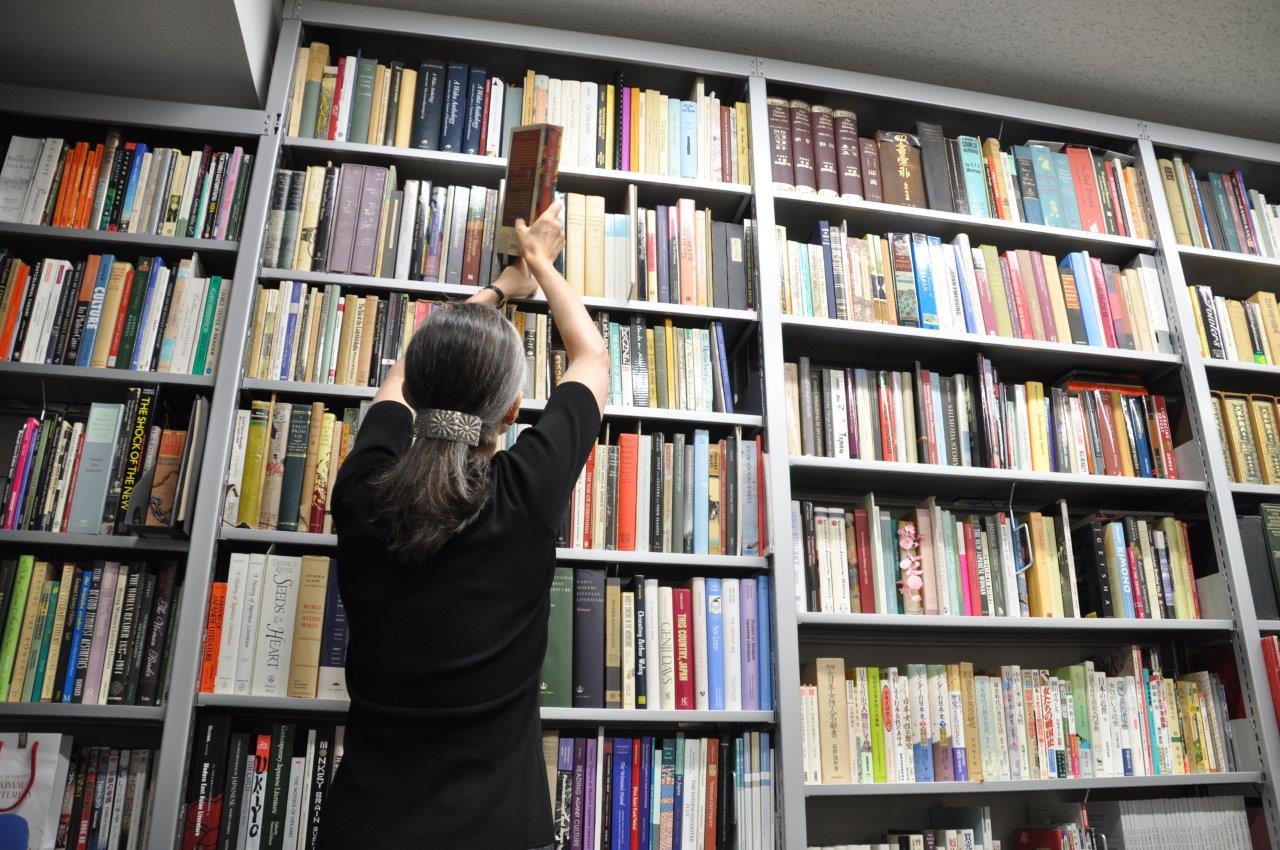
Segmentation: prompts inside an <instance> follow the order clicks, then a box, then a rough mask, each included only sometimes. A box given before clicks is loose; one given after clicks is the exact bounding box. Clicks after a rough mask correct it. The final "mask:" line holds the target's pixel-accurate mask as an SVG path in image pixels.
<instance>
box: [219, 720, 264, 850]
mask: <svg viewBox="0 0 1280 850" xmlns="http://www.w3.org/2000/svg"><path fill="white" fill-rule="evenodd" d="M254 740H255V739H254V736H252V735H250V734H249V733H247V732H237V733H236V734H234V735H232V736H231V746H230V747H229V748H228V749H227V777H226V784H225V785H224V786H223V791H222V817H221V819H220V821H219V824H218V850H237V847H236V845H237V843H238V839H239V835H237V834H236V833H237V829H236V828H237V827H238V826H239V825H240V809H241V806H242V805H243V802H244V789H245V785H246V784H247V779H248V777H247V776H246V773H245V769H246V767H247V764H248V761H247V759H248V758H249V747H250V746H251V745H252V743H251V742H253V741H254Z"/></svg>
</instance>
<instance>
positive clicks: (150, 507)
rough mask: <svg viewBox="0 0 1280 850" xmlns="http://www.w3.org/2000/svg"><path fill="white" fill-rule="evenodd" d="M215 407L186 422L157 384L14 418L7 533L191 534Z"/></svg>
mask: <svg viewBox="0 0 1280 850" xmlns="http://www.w3.org/2000/svg"><path fill="white" fill-rule="evenodd" d="M208 418H209V402H208V400H207V399H205V398H204V397H203V396H196V398H195V400H194V401H193V402H192V403H191V407H190V411H189V413H188V414H187V416H186V417H185V419H184V418H181V417H179V416H177V415H176V414H175V412H174V411H173V410H171V409H170V408H169V406H168V405H166V404H162V403H161V398H160V390H159V388H158V387H133V388H131V389H129V390H128V391H127V398H126V400H125V402H123V403H106V402H94V403H93V404H90V405H88V406H85V405H75V404H72V405H61V404H60V405H49V406H48V407H47V408H46V409H45V410H44V411H42V412H41V415H40V416H39V417H36V416H28V417H25V418H22V417H16V418H15V417H10V421H11V422H13V426H12V430H9V431H8V432H7V433H9V434H13V439H12V442H11V445H12V446H13V453H12V455H11V456H10V458H11V459H10V462H9V464H8V474H7V475H6V476H5V477H4V478H3V479H0V484H2V486H3V493H2V496H0V528H5V529H21V530H28V531H56V532H71V533H75V534H125V533H128V532H132V533H136V534H143V535H165V536H182V535H185V534H186V533H187V532H188V531H189V530H190V525H191V519H192V514H193V508H194V505H195V496H196V489H197V488H196V482H197V478H198V476H199V474H200V461H201V459H202V458H203V457H204V443H205V438H206V433H205V432H206V430H207V427H208Z"/></svg>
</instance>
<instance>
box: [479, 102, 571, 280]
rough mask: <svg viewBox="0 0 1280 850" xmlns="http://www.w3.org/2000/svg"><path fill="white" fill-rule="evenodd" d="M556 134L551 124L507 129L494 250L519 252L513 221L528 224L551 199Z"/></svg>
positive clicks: (556, 158) (556, 165)
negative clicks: (504, 173)
mask: <svg viewBox="0 0 1280 850" xmlns="http://www.w3.org/2000/svg"><path fill="white" fill-rule="evenodd" d="M560 134H561V129H560V128H559V127H556V126H554V125H551V124H529V125H525V126H523V127H516V128H515V129H514V130H512V131H511V148H510V152H509V154H508V156H507V177H506V190H505V195H504V196H503V199H502V212H501V213H500V214H499V217H498V232H497V236H496V238H495V245H496V250H497V251H498V253H500V254H506V255H508V256H517V255H519V253H520V244H519V241H518V240H517V238H516V230H515V227H516V221H518V220H521V219H523V220H524V222H525V224H532V223H533V222H534V221H535V220H536V219H537V218H538V216H540V215H542V213H543V212H545V211H546V209H547V208H548V207H549V206H551V203H552V201H553V200H554V199H555V189H556V178H557V175H558V174H559V168H560Z"/></svg>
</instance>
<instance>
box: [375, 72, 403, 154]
mask: <svg viewBox="0 0 1280 850" xmlns="http://www.w3.org/2000/svg"><path fill="white" fill-rule="evenodd" d="M403 76H404V63H403V62H392V63H391V71H390V74H389V76H388V77H387V115H386V121H385V122H383V125H382V126H381V127H380V128H379V135H380V136H381V139H380V141H381V143H382V144H384V145H394V144H395V143H396V116H397V115H398V114H399V111H400V82H401V78H402V77H403Z"/></svg>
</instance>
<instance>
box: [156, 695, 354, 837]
mask: <svg viewBox="0 0 1280 850" xmlns="http://www.w3.org/2000/svg"><path fill="white" fill-rule="evenodd" d="M235 728H236V731H234V732H233V731H232V723H231V720H230V719H229V718H228V717H227V716H226V715H209V716H204V717H201V718H200V720H199V722H198V723H197V724H196V734H195V736H194V737H193V740H194V741H195V742H196V743H195V749H194V751H193V752H192V755H191V764H190V772H189V774H188V779H187V783H186V793H185V795H184V797H183V814H182V819H181V824H182V828H181V830H180V833H179V840H178V844H177V845H176V846H177V847H179V848H181V850H201V848H210V847H219V848H228V850H251V848H258V847H261V848H264V850H265V848H288V850H295V848H296V850H313V848H315V847H317V846H318V845H317V840H318V838H319V834H320V820H321V817H322V813H323V811H324V800H325V796H326V795H327V794H328V793H329V791H330V789H331V788H332V787H333V777H334V776H335V775H336V774H337V772H338V768H339V766H340V765H341V764H342V755H343V742H344V740H345V737H346V734H345V733H346V728H345V727H344V726H340V725H339V726H335V725H333V724H318V725H311V724H309V725H306V726H301V725H298V724H294V723H275V724H272V725H271V726H270V727H254V726H250V727H248V730H247V731H246V730H245V727H242V726H240V725H236V727H235ZM258 729H261V731H257V730H258Z"/></svg>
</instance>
